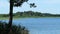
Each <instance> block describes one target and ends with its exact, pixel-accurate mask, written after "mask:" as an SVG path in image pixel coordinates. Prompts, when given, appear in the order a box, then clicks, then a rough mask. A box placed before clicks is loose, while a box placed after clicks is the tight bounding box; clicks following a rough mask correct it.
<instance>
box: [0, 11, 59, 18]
mask: <svg viewBox="0 0 60 34" xmlns="http://www.w3.org/2000/svg"><path fill="white" fill-rule="evenodd" d="M13 17H14V18H31V17H33V18H40V17H60V14H50V13H41V12H34V11H24V12H16V13H13ZM6 18H9V14H0V19H6Z"/></svg>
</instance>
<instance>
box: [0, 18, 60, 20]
mask: <svg viewBox="0 0 60 34" xmlns="http://www.w3.org/2000/svg"><path fill="white" fill-rule="evenodd" d="M20 18H60V17H13V19H20ZM6 19H9V17H0V20H6Z"/></svg>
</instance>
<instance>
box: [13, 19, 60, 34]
mask: <svg viewBox="0 0 60 34" xmlns="http://www.w3.org/2000/svg"><path fill="white" fill-rule="evenodd" d="M13 24H16V25H18V24H20V25H23V26H25V27H26V28H27V29H28V30H29V31H30V33H29V34H60V18H24V19H21V18H20V19H16V20H13Z"/></svg>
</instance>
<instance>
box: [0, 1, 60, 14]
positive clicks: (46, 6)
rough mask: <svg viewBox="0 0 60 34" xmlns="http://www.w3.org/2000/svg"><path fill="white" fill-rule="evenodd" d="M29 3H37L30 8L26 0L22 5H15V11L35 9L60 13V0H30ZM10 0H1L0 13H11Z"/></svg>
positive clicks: (42, 11)
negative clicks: (34, 6)
mask: <svg viewBox="0 0 60 34" xmlns="http://www.w3.org/2000/svg"><path fill="white" fill-rule="evenodd" d="M28 3H35V4H36V5H37V7H36V8H30V6H29V5H28V4H27V3H26V2H25V3H23V5H22V6H21V7H14V9H13V12H14V13H16V12H18V11H20V12H22V11H29V10H30V11H34V12H41V13H51V14H60V0H29V1H28ZM9 6H10V5H9V0H0V14H8V13H9Z"/></svg>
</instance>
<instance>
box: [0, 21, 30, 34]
mask: <svg viewBox="0 0 60 34" xmlns="http://www.w3.org/2000/svg"><path fill="white" fill-rule="evenodd" d="M8 29H9V28H8V24H7V23H6V22H1V21H0V34H7V32H8ZM28 33H29V31H28V30H27V29H26V28H25V27H23V26H21V25H18V26H16V25H12V31H11V32H10V33H9V34H28Z"/></svg>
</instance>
